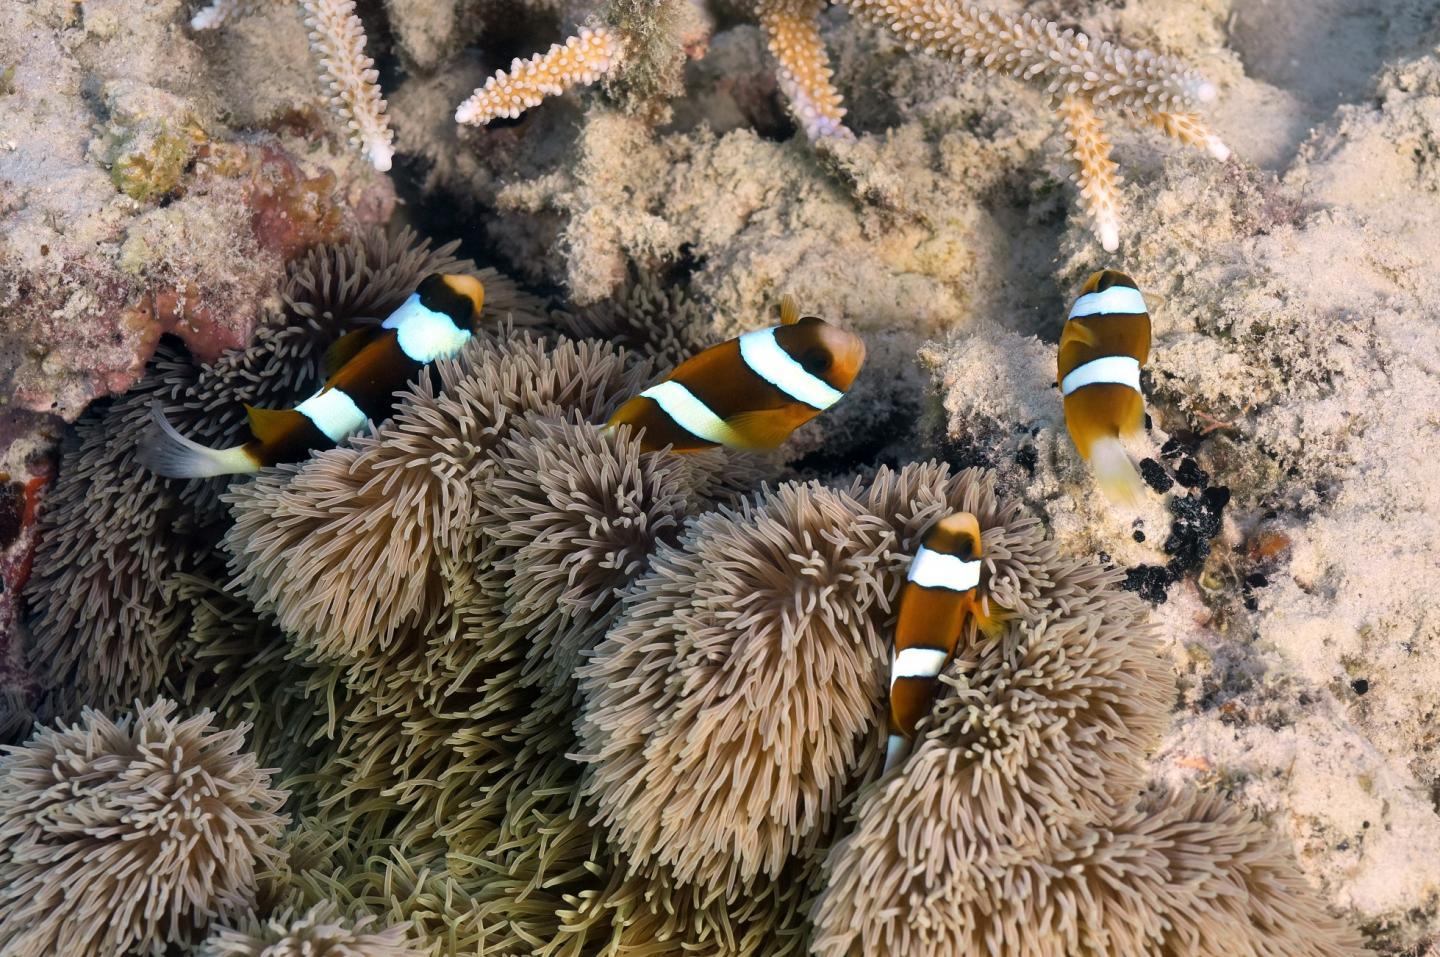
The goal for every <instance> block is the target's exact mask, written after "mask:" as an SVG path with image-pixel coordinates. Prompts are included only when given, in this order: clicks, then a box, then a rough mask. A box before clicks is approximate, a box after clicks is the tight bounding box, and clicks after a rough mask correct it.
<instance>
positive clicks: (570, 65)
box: [455, 27, 623, 126]
mask: <svg viewBox="0 0 1440 957" xmlns="http://www.w3.org/2000/svg"><path fill="white" fill-rule="evenodd" d="M622 50H623V47H622V45H621V42H620V38H619V36H618V35H617V34H616V33H615V31H613V30H611V29H610V28H608V27H594V28H591V27H583V28H581V30H580V32H579V33H578V34H576V35H575V36H573V37H570V38H569V39H568V40H566V41H565V42H564V43H554V44H551V46H550V49H549V50H547V51H546V52H544V53H537V54H535V55H534V56H532V57H531V58H530V59H528V60H520V59H516V60H514V61H512V62H511V64H510V69H509V71H508V72H507V71H504V70H496V71H495V75H494V76H492V77H490V78H489V79H488V80H486V81H485V85H484V86H482V87H480V88H479V89H478V90H476V91H475V92H474V93H473V94H471V95H470V97H469V99H467V100H465V102H463V103H461V104H460V106H459V107H458V108H457V109H456V110H455V122H457V123H469V124H472V125H476V126H483V125H485V124H486V123H489V122H490V121H491V120H493V119H496V118H499V117H504V118H506V119H514V118H515V117H517V116H519V115H520V114H521V113H523V112H525V111H526V110H528V109H530V108H531V107H532V106H538V105H539V104H540V102H541V101H542V100H544V99H545V98H546V97H547V96H559V95H560V94H561V93H564V92H565V91H566V90H568V89H569V88H570V87H572V86H586V85H589V84H591V83H594V82H595V81H596V80H598V79H600V78H601V77H602V76H605V75H606V74H608V73H610V71H612V70H614V69H615V68H616V67H617V66H618V65H619V64H620V61H621V54H622Z"/></svg>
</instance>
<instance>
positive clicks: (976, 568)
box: [905, 545, 980, 591]
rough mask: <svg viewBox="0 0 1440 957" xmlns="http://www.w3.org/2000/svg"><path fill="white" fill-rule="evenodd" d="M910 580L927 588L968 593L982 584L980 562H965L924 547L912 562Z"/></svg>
mask: <svg viewBox="0 0 1440 957" xmlns="http://www.w3.org/2000/svg"><path fill="white" fill-rule="evenodd" d="M905 577H906V578H907V579H908V580H910V581H912V582H914V583H915V584H917V585H921V586H923V587H925V588H944V589H947V590H949V591H968V590H970V589H971V588H974V587H975V586H976V585H978V584H980V562H979V560H978V559H977V560H975V561H969V562H967V561H965V560H964V559H962V558H957V557H956V556H954V555H946V554H945V553H944V552H932V551H931V550H930V549H928V548H926V547H925V546H924V545H921V546H920V550H919V551H918V552H916V553H915V557H914V558H913V559H911V561H910V572H909V574H907V575H906V576H905Z"/></svg>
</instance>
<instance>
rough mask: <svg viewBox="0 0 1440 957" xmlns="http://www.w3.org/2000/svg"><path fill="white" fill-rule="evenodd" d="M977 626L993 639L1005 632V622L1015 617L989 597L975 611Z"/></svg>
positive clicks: (982, 632)
mask: <svg viewBox="0 0 1440 957" xmlns="http://www.w3.org/2000/svg"><path fill="white" fill-rule="evenodd" d="M973 615H974V618H975V627H976V628H978V629H979V630H980V633H981V634H983V635H984V636H985V637H986V638H989V639H991V640H992V641H993V640H994V639H996V638H999V637H1000V636H1001V635H1003V634H1004V633H1005V623H1006V622H1007V621H1009V620H1010V619H1011V618H1013V617H1015V616H1014V615H1013V614H1012V613H1011V612H1008V611H1006V610H1005V609H1003V608H1001V607H1000V606H998V605H996V604H995V603H993V602H991V601H989V600H988V599H987V600H986V601H985V602H984V603H983V604H981V605H980V606H979V607H977V608H976V609H975V611H974V612H973Z"/></svg>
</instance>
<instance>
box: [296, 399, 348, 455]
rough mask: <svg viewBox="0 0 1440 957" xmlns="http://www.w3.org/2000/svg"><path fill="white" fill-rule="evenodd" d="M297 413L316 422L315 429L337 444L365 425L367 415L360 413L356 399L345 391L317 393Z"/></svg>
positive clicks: (297, 408)
mask: <svg viewBox="0 0 1440 957" xmlns="http://www.w3.org/2000/svg"><path fill="white" fill-rule="evenodd" d="M295 411H296V412H299V413H300V414H301V415H303V416H305V418H307V419H309V420H310V421H311V422H314V423H315V428H317V429H319V430H320V431H321V432H324V433H325V437H326V438H328V439H329V440H330V441H331V442H335V443H337V444H338V443H339V442H341V441H342V440H344V439H345V438H346V437H348V436H351V435H354V434H355V433H356V432H358V431H360V429H361V427H362V426H364V425H365V413H364V412H361V411H360V407H359V406H358V405H356V404H355V400H354V399H352V398H350V397H349V396H348V395H346V394H345V390H344V389H326V390H324V391H323V392H317V393H315V394H314V395H312V396H311V397H310V398H308V399H306V400H305V401H304V402H301V403H300V404H299V405H297V406H296V407H295Z"/></svg>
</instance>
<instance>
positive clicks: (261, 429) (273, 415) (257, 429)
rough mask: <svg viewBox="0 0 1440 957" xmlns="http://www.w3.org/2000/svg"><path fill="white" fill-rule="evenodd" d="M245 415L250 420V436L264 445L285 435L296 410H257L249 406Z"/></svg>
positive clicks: (246, 407)
mask: <svg viewBox="0 0 1440 957" xmlns="http://www.w3.org/2000/svg"><path fill="white" fill-rule="evenodd" d="M245 414H246V415H247V416H248V417H249V419H250V434H251V435H253V436H255V438H256V440H257V441H259V442H260V443H261V444H262V445H264V444H267V443H270V442H273V441H275V440H276V439H278V438H279V437H280V436H281V435H283V434H284V432H285V429H286V428H287V426H288V425H289V422H290V417H291V416H292V415H294V414H295V410H294V409H257V408H255V406H253V405H247V406H245Z"/></svg>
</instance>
